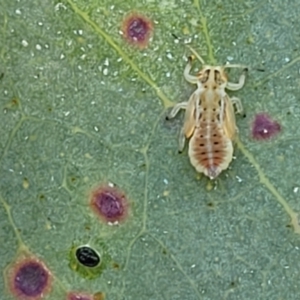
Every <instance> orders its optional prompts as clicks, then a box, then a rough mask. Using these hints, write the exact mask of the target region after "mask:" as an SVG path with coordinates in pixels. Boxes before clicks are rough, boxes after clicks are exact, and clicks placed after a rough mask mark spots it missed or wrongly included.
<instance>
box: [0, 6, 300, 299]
mask: <svg viewBox="0 0 300 300" xmlns="http://www.w3.org/2000/svg"><path fill="white" fill-rule="evenodd" d="M2 2H3V1H2ZM132 10H134V11H139V12H141V13H144V14H145V15H147V16H148V17H149V18H150V19H152V21H153V22H154V36H153V40H152V41H151V42H150V44H149V46H148V48H147V49H145V50H139V49H137V48H134V47H131V46H130V45H128V44H127V43H126V41H125V40H124V39H123V38H122V36H121V35H120V32H119V31H120V28H121V22H122V20H123V18H124V16H125V15H126V14H127V13H129V12H130V11H132ZM299 14H300V7H299V5H298V4H297V2H296V1H291V3H290V4H289V5H287V4H286V2H285V1H277V0H273V1H246V2H245V1H233V0H232V1H206V2H205V1H199V2H198V1H197V0H195V1H194V2H193V1H175V0H174V1H158V0H157V1H155V0H154V1H143V2H140V1H134V0H132V1H114V2H113V3H112V2H111V1H93V0H89V1H82V0H77V1H76V2H75V1H72V0H66V1H64V2H61V3H58V2H51V1H42V0H40V1H10V0H4V3H2V5H1V11H0V22H1V26H0V41H1V50H0V59H1V65H0V68H1V70H0V72H1V74H2V76H1V81H0V86H1V91H0V95H1V97H0V99H1V102H0V105H1V112H0V115H1V117H0V123H1V127H0V130H1V131H0V134H1V139H0V155H1V156H0V178H1V181H0V192H1V195H0V200H1V206H0V244H1V247H0V257H1V260H0V266H1V269H4V268H5V267H6V266H7V265H8V264H9V263H11V262H13V261H14V260H15V259H16V257H17V256H18V253H19V252H20V249H25V248H26V249H27V250H26V251H29V252H30V253H32V254H34V255H36V256H37V257H39V258H40V259H42V260H43V261H44V262H45V263H46V264H47V266H48V268H49V269H50V270H51V272H52V274H53V276H54V279H55V280H54V284H53V288H52V292H51V293H50V295H49V296H48V299H64V297H65V295H66V293H67V292H68V291H70V290H82V291H85V292H87V293H96V292H103V293H105V294H106V298H107V299H112V300H114V299H187V300H193V299H298V298H299V296H298V295H297V293H299V288H298V286H299V269H300V249H299V247H300V239H299V238H300V236H299V233H300V229H299V226H298V220H297V213H298V212H299V211H300V204H299V192H298V187H299V186H300V181H299V172H300V171H299V167H300V160H299V157H300V146H299V130H298V127H299V117H300V107H299V95H300V88H299V86H300V81H299V60H300V57H299V51H298V50H299V49H298V48H299V44H300V37H299V26H298V24H299ZM172 34H175V35H176V36H178V37H179V42H178V41H176V40H175V38H174V36H173V35H172ZM186 43H189V44H190V45H191V46H192V47H193V48H195V49H196V50H197V52H198V53H200V54H201V55H202V56H203V57H204V59H205V60H206V61H207V62H208V63H212V64H223V63H225V62H226V61H230V62H232V63H243V64H247V65H249V66H250V68H251V69H250V72H249V76H248V78H247V83H246V85H245V87H244V88H243V89H242V90H240V91H238V92H234V93H231V94H232V95H233V94H234V95H235V96H238V97H240V98H241V99H242V102H243V104H244V107H245V110H246V113H247V117H246V118H244V119H243V118H241V117H237V124H238V127H239V129H240V134H239V136H240V139H239V140H238V141H237V144H236V148H235V156H236V159H235V160H234V161H233V162H232V164H231V166H230V168H229V169H228V170H226V171H225V172H223V173H222V174H221V176H220V177H219V178H218V179H217V180H216V181H215V182H209V180H208V179H207V178H204V177H202V176H199V175H198V174H196V172H195V170H194V169H193V168H192V167H191V165H190V164H189V159H188V156H187V152H186V151H185V152H184V153H183V154H181V155H179V154H178V153H177V135H178V131H179V129H180V127H181V125H182V115H181V117H178V118H176V120H174V121H171V122H166V121H165V120H164V116H165V114H166V112H167V110H168V109H169V107H170V106H171V105H172V104H174V103H176V102H179V101H184V100H186V99H187V98H188V97H189V95H190V93H191V92H192V91H193V89H194V88H195V87H192V86H191V85H189V84H188V83H187V82H185V80H184V79H183V74H182V73H183V69H184V67H185V64H186V60H185V59H184V57H186V56H187V55H189V54H190V51H189V50H188V49H187V48H186V47H185V44H186ZM199 66H200V65H199ZM255 68H263V69H265V72H259V71H257V70H255ZM231 75H232V76H231V78H233V80H237V78H238V74H237V73H235V72H231ZM260 112H267V113H268V114H269V115H270V116H271V117H272V118H274V119H275V120H277V121H278V122H279V123H280V124H281V127H282V128H283V130H282V132H281V133H280V134H279V135H278V136H276V137H275V138H274V139H272V140H271V141H268V142H261V141H259V142H258V141H255V140H253V139H252V137H251V122H252V120H253V119H254V117H255V115H256V114H257V113H260ZM108 181H109V182H114V183H115V184H117V185H118V186H119V187H120V188H121V189H122V190H123V191H125V193H126V195H127V197H128V199H129V201H130V205H131V211H130V215H129V218H128V220H127V221H126V222H125V223H124V224H122V225H120V226H108V225H105V224H103V223H101V222H99V220H98V219H97V218H96V217H95V216H94V214H93V213H92V212H91V211H90V209H89V207H88V204H87V203H88V198H87V197H88V193H89V191H90V190H91V188H93V187H94V186H95V185H97V184H99V183H103V182H108ZM74 243H75V244H76V243H77V244H86V243H91V244H93V245H94V246H95V247H96V248H97V247H98V248H99V247H100V248H101V247H102V246H101V245H105V247H104V248H105V249H106V250H107V252H108V255H109V257H111V259H112V261H113V262H115V264H114V265H115V266H116V265H118V266H119V267H118V268H116V267H113V266H111V265H110V264H108V265H107V267H106V268H105V270H104V271H103V273H102V274H101V276H100V277H98V278H96V279H93V280H88V279H84V278H82V277H80V276H79V274H78V273H76V272H75V271H73V270H72V269H71V268H69V266H68V264H69V260H68V253H69V251H70V249H71V248H72V246H73V245H74ZM0 290H1V291H5V292H4V293H3V296H1V299H5V300H6V299H7V300H8V299H13V297H12V296H10V294H9V292H8V291H7V288H6V287H5V281H4V278H2V279H1V281H0Z"/></svg>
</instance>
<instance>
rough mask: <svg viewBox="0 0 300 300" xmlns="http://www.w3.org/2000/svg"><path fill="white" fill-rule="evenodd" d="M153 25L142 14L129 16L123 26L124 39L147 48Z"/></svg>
mask: <svg viewBox="0 0 300 300" xmlns="http://www.w3.org/2000/svg"><path fill="white" fill-rule="evenodd" d="M152 29H153V24H152V22H151V21H150V20H149V19H148V18H147V17H145V16H143V15H141V14H136V13H133V14H130V15H128V16H127V17H126V18H125V19H124V21H123V24H122V31H123V34H124V38H125V39H126V40H127V41H128V42H130V43H132V44H135V45H137V46H138V47H140V48H141V49H142V48H145V47H146V46H147V45H148V41H149V39H150V36H151V34H152Z"/></svg>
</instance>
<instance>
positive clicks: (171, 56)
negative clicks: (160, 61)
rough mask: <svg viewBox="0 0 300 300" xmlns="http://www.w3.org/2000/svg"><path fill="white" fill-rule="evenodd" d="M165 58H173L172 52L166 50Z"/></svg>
mask: <svg viewBox="0 0 300 300" xmlns="http://www.w3.org/2000/svg"><path fill="white" fill-rule="evenodd" d="M167 58H168V59H170V60H172V59H173V55H172V53H170V52H168V53H167Z"/></svg>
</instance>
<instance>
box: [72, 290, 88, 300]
mask: <svg viewBox="0 0 300 300" xmlns="http://www.w3.org/2000/svg"><path fill="white" fill-rule="evenodd" d="M67 300H93V296H92V295H88V294H85V293H78V292H70V293H69V294H68V297H67Z"/></svg>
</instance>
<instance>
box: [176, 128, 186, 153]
mask: <svg viewBox="0 0 300 300" xmlns="http://www.w3.org/2000/svg"><path fill="white" fill-rule="evenodd" d="M178 140H179V143H178V152H179V153H181V152H182V151H183V149H184V145H185V140H186V137H185V131H184V127H182V128H181V130H180V133H179V139H178Z"/></svg>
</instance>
